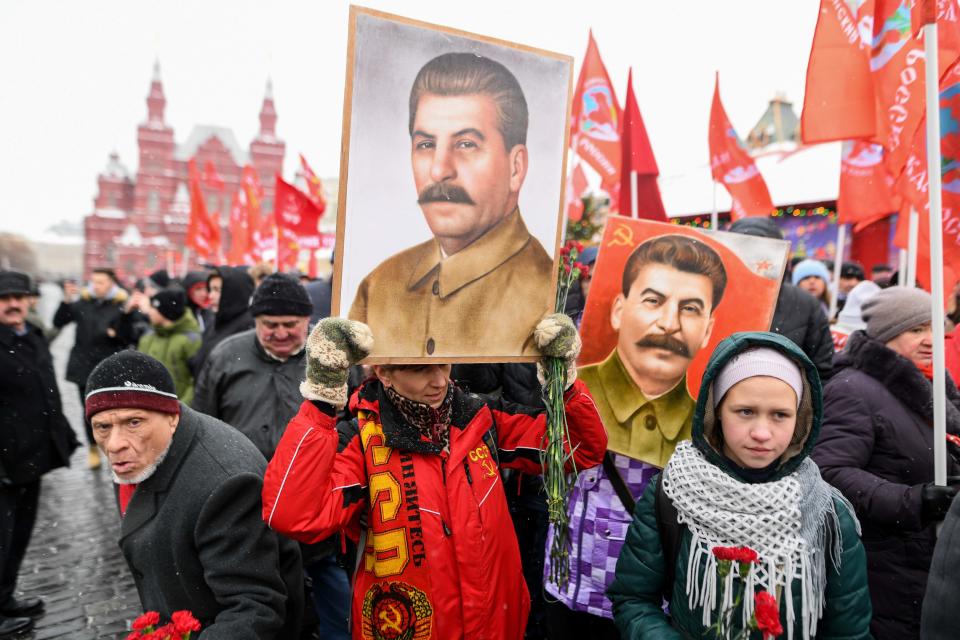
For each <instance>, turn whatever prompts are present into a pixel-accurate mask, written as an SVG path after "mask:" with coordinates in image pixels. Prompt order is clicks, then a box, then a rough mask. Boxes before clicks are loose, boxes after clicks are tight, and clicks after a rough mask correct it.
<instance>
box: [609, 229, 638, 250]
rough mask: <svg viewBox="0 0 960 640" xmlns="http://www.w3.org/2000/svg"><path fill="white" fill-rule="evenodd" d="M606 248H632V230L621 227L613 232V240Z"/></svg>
mask: <svg viewBox="0 0 960 640" xmlns="http://www.w3.org/2000/svg"><path fill="white" fill-rule="evenodd" d="M607 246H608V247H632V246H633V229H631V228H630V227H628V226H625V225H621V226H619V227H617V228H616V229H614V230H613V238H612V239H611V240H610V242H608V243H607Z"/></svg>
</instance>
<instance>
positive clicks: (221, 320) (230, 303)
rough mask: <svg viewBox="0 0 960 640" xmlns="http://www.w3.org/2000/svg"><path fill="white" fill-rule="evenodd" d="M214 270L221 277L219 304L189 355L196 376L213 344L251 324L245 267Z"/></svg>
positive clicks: (249, 288) (250, 291) (250, 283)
mask: <svg viewBox="0 0 960 640" xmlns="http://www.w3.org/2000/svg"><path fill="white" fill-rule="evenodd" d="M217 273H219V274H220V277H221V278H223V288H222V289H221V291H220V304H219V305H218V307H217V313H216V315H215V316H214V320H213V322H212V323H210V324H209V325H207V326H206V327H205V328H204V330H203V344H202V345H201V346H200V350H199V351H197V353H196V355H194V356H193V357H192V358H191V359H190V370H191V371H192V372H193V375H194V376H196V375H198V374H199V373H200V370H201V369H203V363H204V362H206V361H207V357H208V356H209V355H210V354H211V353H212V352H213V349H214V347H216V346H217V345H218V344H220V343H221V342H222V341H223V340H224V339H226V338H229V337H230V336H232V335H234V334H237V333H240V332H241V331H246V330H247V329H252V328H253V316H251V315H250V296H252V295H253V290H254V288H255V287H254V285H253V278H251V277H250V274H248V273H247V269H246V268H245V267H220V268H219V269H217Z"/></svg>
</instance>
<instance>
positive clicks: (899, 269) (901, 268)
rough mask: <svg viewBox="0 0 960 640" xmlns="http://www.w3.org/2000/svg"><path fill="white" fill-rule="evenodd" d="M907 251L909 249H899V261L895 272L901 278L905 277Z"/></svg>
mask: <svg viewBox="0 0 960 640" xmlns="http://www.w3.org/2000/svg"><path fill="white" fill-rule="evenodd" d="M908 253H909V251H907V250H906V249H900V263H899V264H898V265H897V273H898V274H899V276H900V279H901V280H904V279H905V278H906V277H907V264H908V256H907V254H908Z"/></svg>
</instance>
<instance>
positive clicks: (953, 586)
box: [920, 499, 960, 640]
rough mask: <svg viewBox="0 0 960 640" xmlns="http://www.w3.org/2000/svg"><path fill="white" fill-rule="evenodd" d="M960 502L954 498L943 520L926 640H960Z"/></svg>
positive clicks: (932, 567) (930, 584)
mask: <svg viewBox="0 0 960 640" xmlns="http://www.w3.org/2000/svg"><path fill="white" fill-rule="evenodd" d="M958 575H960V500H957V499H954V501H953V504H952V505H951V506H950V512H949V513H947V517H946V519H945V520H944V521H943V528H942V529H941V530H940V538H939V539H938V540H937V548H936V551H934V553H933V563H932V564H931V565H930V578H929V579H928V580H927V596H926V598H924V599H923V620H922V625H921V632H920V637H921V638H922V639H923V640H953V639H954V638H956V637H957V635H958V634H957V628H958V625H957V612H958V611H960V588H957V576H958Z"/></svg>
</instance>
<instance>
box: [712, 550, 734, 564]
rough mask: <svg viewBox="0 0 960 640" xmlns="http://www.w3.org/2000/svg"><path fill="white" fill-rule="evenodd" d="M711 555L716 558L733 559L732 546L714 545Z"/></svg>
mask: <svg viewBox="0 0 960 640" xmlns="http://www.w3.org/2000/svg"><path fill="white" fill-rule="evenodd" d="M713 555H714V556H715V557H716V558H717V560H728V561H729V560H733V547H714V548H713Z"/></svg>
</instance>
